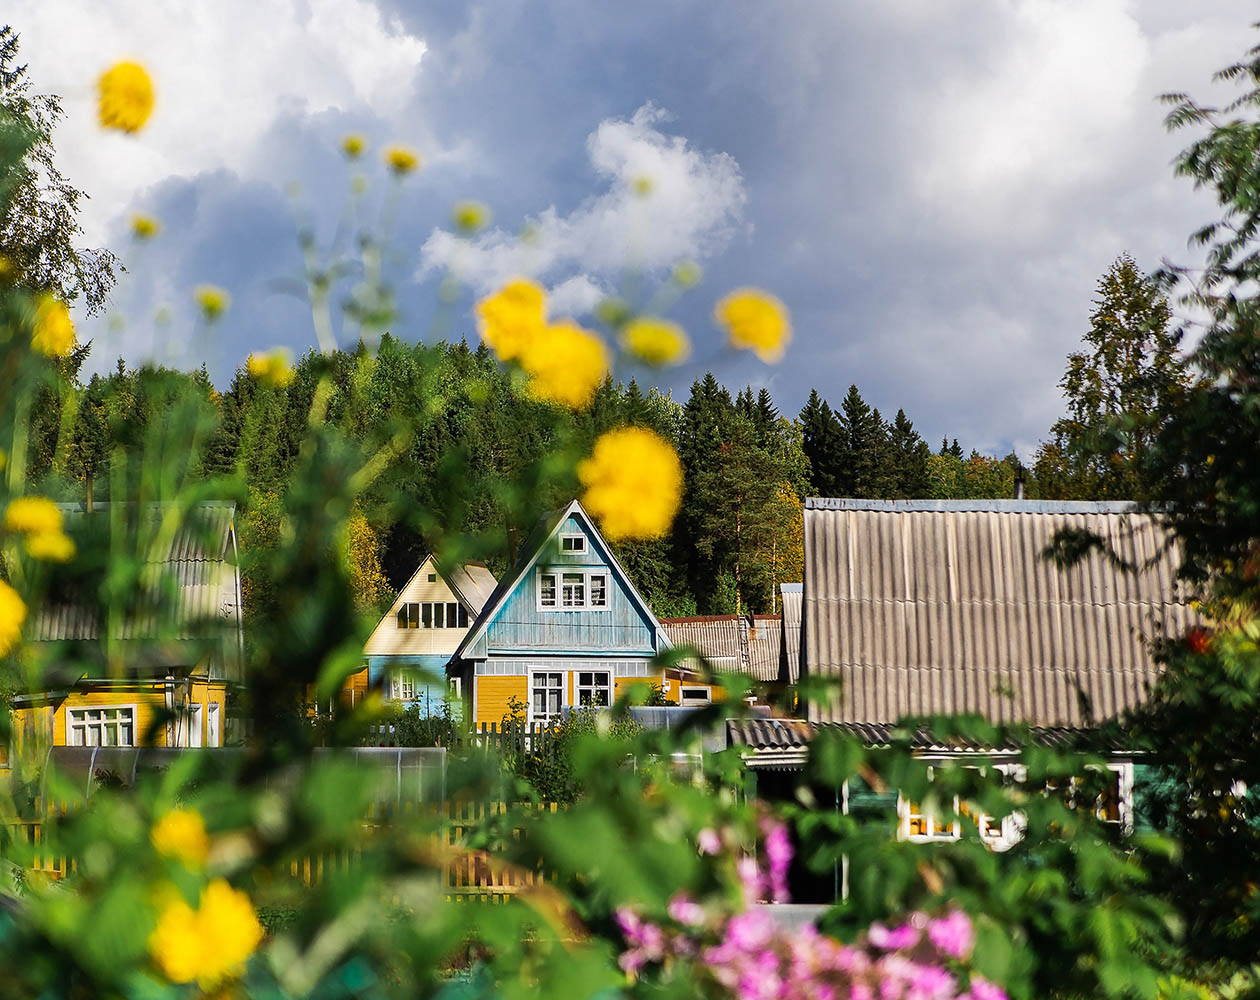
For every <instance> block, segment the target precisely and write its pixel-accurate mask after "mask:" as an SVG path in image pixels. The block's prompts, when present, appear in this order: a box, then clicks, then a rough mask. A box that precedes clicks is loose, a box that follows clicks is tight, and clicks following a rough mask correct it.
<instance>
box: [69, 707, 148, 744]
mask: <svg viewBox="0 0 1260 1000" xmlns="http://www.w3.org/2000/svg"><path fill="white" fill-rule="evenodd" d="M136 709H137V706H136V705H135V704H134V703H132V704H129V705H127V704H124V705H76V706H74V707H73V708H69V707H67V708H66V746H68V747H72V746H82V747H87V746H92V745H93V744H91V743H88V742H87V729H86V725H87V724H86V721H85V723H84V727H85V728H84V734H83V737H84V742H83V743H75V742H74V716H75V714H76V713H83V712H100V711H114V710H117V711H127V712H130V713H131V742H130V743H124V744H119V743H109V744H105V743H98V744H95V745H96V746H127V747H135V746H139V745H140V744H139V743H138V742H137V741H138V740H139V738H140V734H139V732H138V731H137V726H138V722H137V716H138V714H139V713H138V712H137V710H136ZM103 724H104V720H102V725H103Z"/></svg>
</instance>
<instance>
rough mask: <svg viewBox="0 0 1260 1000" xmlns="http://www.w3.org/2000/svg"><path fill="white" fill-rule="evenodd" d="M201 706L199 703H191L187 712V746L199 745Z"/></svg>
mask: <svg viewBox="0 0 1260 1000" xmlns="http://www.w3.org/2000/svg"><path fill="white" fill-rule="evenodd" d="M202 711H203V709H202V707H201V706H200V705H192V706H191V707H190V711H189V713H188V746H190V747H199V746H201V719H202Z"/></svg>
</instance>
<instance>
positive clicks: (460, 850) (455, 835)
mask: <svg viewBox="0 0 1260 1000" xmlns="http://www.w3.org/2000/svg"><path fill="white" fill-rule="evenodd" d="M511 808H512V807H511V806H509V805H508V804H507V803H504V802H461V801H455V802H443V803H439V804H436V805H430V804H416V805H415V806H414V807H409V808H404V809H399V808H398V807H397V806H391V807H389V808H380V809H374V810H373V811H372V812H371V813H369V815H368V817H367V819H366V821H365V823H364V834H365V836H370V835H371V832H372V831H373V830H375V829H379V828H382V827H384V826H387V825H389V824H392V823H405V822H406V821H407V818H408V816H412V817H414V818H415V820H416V821H417V822H426V823H427V822H430V821H432V820H433V819H435V818H436V819H437V820H438V821H439V826H438V831H437V833H436V834H434V836H433V851H432V856H433V858H434V859H435V860H436V862H437V864H438V866H439V867H440V869H441V873H442V885H443V887H444V888H445V890H446V895H447V897H448V898H449V899H452V900H455V901H458V902H501V901H503V900H504V899H506V898H508V897H509V896H511V895H513V894H515V893H518V892H521V891H522V890H525V889H529V888H531V887H533V886H537V885H540V884H542V883H544V882H545V881H546V879H545V876H544V873H542V872H539V871H534V870H529V869H525V868H522V867H521V866H519V865H514V864H510V863H508V862H507V861H506V860H505V859H504V858H503V857H502V855H501V854H500V853H499V852H501V851H502V850H503V848H504V847H505V846H506V845H505V844H496V843H491V845H490V849H489V850H486V849H481V848H470V847H468V846H467V840H468V837H469V836H470V835H471V834H473V833H475V832H477V831H479V830H480V829H481V828H482V826H483V825H484V824H485V823H487V822H488V821H493V820H494V819H495V818H496V817H502V816H504V815H505V814H507V813H508V812H509V811H510V809H511ZM536 808H537V809H538V811H540V812H552V813H554V812H555V811H556V804H555V803H554V802H553V803H549V804H545V805H542V806H538V807H536ZM64 815H66V811H65V809H64V806H63V807H60V808H54V809H49V810H47V811H43V812H42V813H41V815H40V818H33V819H20V820H9V821H6V822H5V823H4V824H3V825H4V828H5V830H6V832H7V834H8V836H7V837H6V844H10V845H13V848H15V850H14V851H13V854H14V855H15V856H14V857H12V858H10V859H9V860H11V861H13V862H14V863H15V864H17V865H19V867H21V868H24V869H26V870H28V871H33V872H41V873H43V874H44V875H46V876H51V877H53V878H62V877H64V876H65V875H67V874H69V873H71V872H73V871H74V869H75V862H74V859H73V858H70V857H67V856H66V855H64V854H62V853H60V852H58V851H57V850H55V849H50V848H49V846H47V845H48V826H49V824H50V823H55V822H56V820H57V818H58V817H59V816H64ZM521 833H522V830H521V829H520V828H519V827H514V828H513V829H512V830H511V831H510V835H511V836H512V837H519V836H520V835H521ZM360 855H361V851H359V850H357V849H349V850H342V851H336V852H328V853H325V854H321V855H313V856H309V857H305V858H301V859H299V860H295V861H293V862H291V863H290V865H289V873H290V875H292V876H293V877H294V878H296V879H300V880H301V881H302V882H304V883H305V884H307V885H316V884H318V883H319V882H322V881H323V880H324V878H325V877H327V876H328V875H330V874H332V873H334V872H348V871H351V870H353V869H354V868H355V867H356V866H357V864H358V859H359V857H360Z"/></svg>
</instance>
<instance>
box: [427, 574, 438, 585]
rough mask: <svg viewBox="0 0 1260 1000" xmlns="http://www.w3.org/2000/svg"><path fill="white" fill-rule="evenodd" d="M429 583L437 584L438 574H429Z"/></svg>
mask: <svg viewBox="0 0 1260 1000" xmlns="http://www.w3.org/2000/svg"><path fill="white" fill-rule="evenodd" d="M429 582H430V583H437V574H436V573H430V574H429Z"/></svg>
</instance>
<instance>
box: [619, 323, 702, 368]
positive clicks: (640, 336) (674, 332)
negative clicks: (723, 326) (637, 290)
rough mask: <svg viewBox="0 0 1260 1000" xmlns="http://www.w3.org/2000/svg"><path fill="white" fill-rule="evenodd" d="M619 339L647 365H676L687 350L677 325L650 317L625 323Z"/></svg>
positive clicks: (687, 344) (688, 344)
mask: <svg viewBox="0 0 1260 1000" xmlns="http://www.w3.org/2000/svg"><path fill="white" fill-rule="evenodd" d="M621 342H622V343H623V344H624V345H625V348H626V350H627V351H629V352H630V353H631V354H633V355H634V356H635V357H636V358H639V359H640V360H642V361H646V362H647V363H648V364H650V365H672V364H676V363H677V362H679V361H682V360H684V359H685V358H686V357H687V355H688V354H690V353H691V344H690V343H689V342H688V340H687V335H686V334H685V333H684V332H683V329H682V327H681V326H679V325H678V324H677V323H671V322H669V321H668V320H663V319H656V318H654V317H651V316H643V317H640V318H639V319H634V320H631V321H630V322H629V323H628V324H626V329H625V332H623V333H622V335H621Z"/></svg>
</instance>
